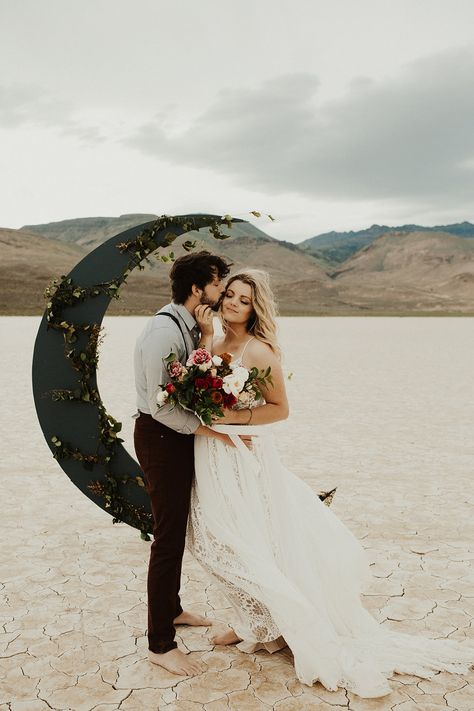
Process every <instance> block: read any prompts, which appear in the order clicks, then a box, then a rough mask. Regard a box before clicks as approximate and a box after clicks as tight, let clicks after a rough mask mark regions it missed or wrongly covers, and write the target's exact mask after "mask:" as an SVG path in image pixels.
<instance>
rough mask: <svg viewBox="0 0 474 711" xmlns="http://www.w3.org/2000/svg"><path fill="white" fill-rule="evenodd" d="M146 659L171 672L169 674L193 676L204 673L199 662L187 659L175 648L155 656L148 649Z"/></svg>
mask: <svg viewBox="0 0 474 711" xmlns="http://www.w3.org/2000/svg"><path fill="white" fill-rule="evenodd" d="M148 659H149V661H150V662H152V663H153V664H158V666H160V667H163V669H166V670H167V671H169V672H171V674H178V675H181V676H195V675H196V674H200V673H201V672H202V671H204V667H203V666H202V665H201V663H200V662H198V661H194V660H192V659H189V657H188V655H187V654H185V653H184V652H182V651H181V650H180V649H177V648H175V649H170V651H169V652H164V654H157V653H156V652H152V651H151V649H149V650H148Z"/></svg>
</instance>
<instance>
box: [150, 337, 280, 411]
mask: <svg viewBox="0 0 474 711" xmlns="http://www.w3.org/2000/svg"><path fill="white" fill-rule="evenodd" d="M164 362H165V363H166V369H167V371H168V375H169V377H170V382H169V383H166V385H161V386H160V390H159V392H158V395H157V398H156V401H157V403H158V405H159V406H160V407H162V406H163V405H165V404H166V403H174V404H179V405H181V406H182V407H184V408H186V409H187V410H192V411H193V412H195V413H196V415H197V416H198V417H199V419H200V420H201V422H203V423H204V424H205V425H212V423H213V419H214V418H216V417H223V416H224V412H223V410H224V408H229V409H230V408H232V407H249V406H250V405H251V404H252V403H253V402H255V401H256V400H260V399H261V398H262V394H261V392H260V388H259V386H261V385H265V384H266V383H269V384H270V385H273V381H272V376H271V368H267V369H266V370H258V369H257V368H251V369H250V370H248V369H247V368H244V367H242V366H241V365H233V364H232V356H231V355H230V353H221V355H214V356H213V355H211V353H209V351H208V350H206V349H205V348H198V349H197V350H195V351H193V352H192V353H191V355H190V356H189V358H188V360H187V362H186V365H185V366H184V365H183V364H182V363H180V362H179V360H177V358H176V355H175V354H174V353H170V354H169V356H168V357H167V358H165V361H164Z"/></svg>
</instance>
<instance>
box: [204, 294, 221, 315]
mask: <svg viewBox="0 0 474 711" xmlns="http://www.w3.org/2000/svg"><path fill="white" fill-rule="evenodd" d="M223 298H224V295H222V296H220V297H219V298H218V299H217V301H213V300H212V299H211V298H210V297H209V296H207V294H205V293H204V292H203V293H202V294H201V299H200V303H201V304H203V305H204V306H210V307H211V309H212V311H219V309H220V306H221V303H222V299H223Z"/></svg>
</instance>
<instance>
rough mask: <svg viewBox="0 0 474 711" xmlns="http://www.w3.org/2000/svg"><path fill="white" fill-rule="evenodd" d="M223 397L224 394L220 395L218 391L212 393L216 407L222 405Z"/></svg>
mask: <svg viewBox="0 0 474 711" xmlns="http://www.w3.org/2000/svg"><path fill="white" fill-rule="evenodd" d="M223 399H224V398H223V396H222V393H220V392H219V391H218V390H216V391H214V392H213V393H211V400H212V402H214V403H215V404H216V405H220V404H221V402H222V401H223Z"/></svg>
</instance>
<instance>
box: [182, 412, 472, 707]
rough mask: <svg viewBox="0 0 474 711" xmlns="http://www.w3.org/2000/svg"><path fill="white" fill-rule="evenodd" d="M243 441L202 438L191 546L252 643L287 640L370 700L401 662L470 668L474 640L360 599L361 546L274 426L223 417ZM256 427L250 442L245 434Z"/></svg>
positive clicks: (323, 678) (307, 674)
mask: <svg viewBox="0 0 474 711" xmlns="http://www.w3.org/2000/svg"><path fill="white" fill-rule="evenodd" d="M217 428H218V429H219V430H221V431H225V432H228V433H231V436H232V437H233V439H234V442H235V444H236V447H235V448H229V447H227V446H226V445H224V444H223V443H222V442H220V441H218V440H215V439H211V438H207V437H196V438H195V470H196V477H195V483H194V485H193V490H192V494H191V507H190V516H189V522H188V535H187V546H188V549H189V550H190V552H191V553H192V555H193V556H194V557H195V558H196V559H197V560H199V562H200V563H201V564H202V565H203V567H204V568H205V569H206V570H207V571H208V572H209V573H210V574H211V575H212V576H213V578H214V579H215V580H216V581H217V582H218V583H219V585H220V586H221V589H222V590H223V591H224V593H225V594H226V596H227V598H228V599H229V601H230V603H231V604H232V606H233V607H234V609H235V611H236V612H237V614H238V617H239V624H238V625H237V626H236V628H235V631H236V633H237V635H238V636H239V637H240V638H241V639H242V640H243V642H241V643H240V644H239V647H240V648H241V649H243V650H244V651H253V650H255V649H257V648H262V647H264V648H266V649H268V651H270V652H271V651H275V650H277V649H280V648H281V647H283V646H285V645H286V644H288V646H289V647H290V649H291V650H292V652H293V655H294V663H295V670H296V674H297V676H298V678H299V679H300V681H302V682H303V683H305V684H308V685H312V684H313V683H314V682H316V681H320V682H321V683H322V684H323V685H324V686H325V687H326V688H327V689H330V690H336V689H337V688H339V687H343V688H346V689H348V690H350V691H352V692H353V693H355V694H358V695H359V696H362V697H365V698H370V697H378V696H384V695H386V694H389V693H390V692H391V688H390V685H389V683H388V681H387V678H388V677H390V676H391V675H392V674H393V673H394V672H397V673H401V674H403V673H405V674H414V675H416V676H420V677H424V678H429V677H431V676H433V674H434V672H435V671H440V670H444V671H449V672H454V673H460V674H462V673H467V671H468V669H469V668H470V666H471V664H472V663H473V662H474V642H469V641H467V640H466V641H463V642H456V641H454V640H444V639H442V640H440V639H438V640H432V639H427V638H425V637H419V636H412V635H408V634H402V633H398V632H393V631H390V630H389V629H387V628H386V627H385V626H381V625H379V624H378V622H377V621H376V620H375V619H374V618H373V617H372V616H371V615H370V613H369V612H368V611H367V610H366V609H365V608H364V607H363V605H362V602H361V598H360V594H361V592H362V590H363V589H364V588H366V587H368V584H369V582H370V580H371V577H372V576H371V572H370V568H369V562H368V559H367V556H366V553H365V551H364V549H363V548H362V546H361V544H360V543H359V542H358V541H357V539H356V538H355V537H354V536H353V534H352V533H351V532H350V531H349V529H348V528H347V527H346V526H345V525H344V524H343V523H342V522H341V521H340V520H339V519H338V518H337V516H335V514H334V513H333V512H332V511H331V510H330V509H329V508H328V507H327V506H325V505H324V504H323V503H322V502H321V501H320V499H319V497H318V496H317V495H316V494H315V493H314V492H313V491H312V489H311V488H310V487H309V486H308V485H307V484H306V483H305V482H303V481H302V480H301V479H299V478H298V477H297V476H295V475H294V474H292V473H291V472H290V471H288V470H287V469H286V468H285V467H284V466H283V465H282V464H281V462H280V460H279V457H278V454H277V452H276V449H275V446H274V443H273V437H272V434H271V427H270V426H268V425H264V426H255V427H252V426H250V427H241V428H239V427H236V426H232V425H227V426H225V425H219V426H217ZM239 432H245V433H248V434H250V433H252V434H254V435H255V437H254V439H253V450H252V452H250V451H249V450H248V449H247V448H246V447H245V446H244V445H243V444H242V442H241V440H240V439H239V438H238V437H237V436H236V435H238V434H239Z"/></svg>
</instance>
